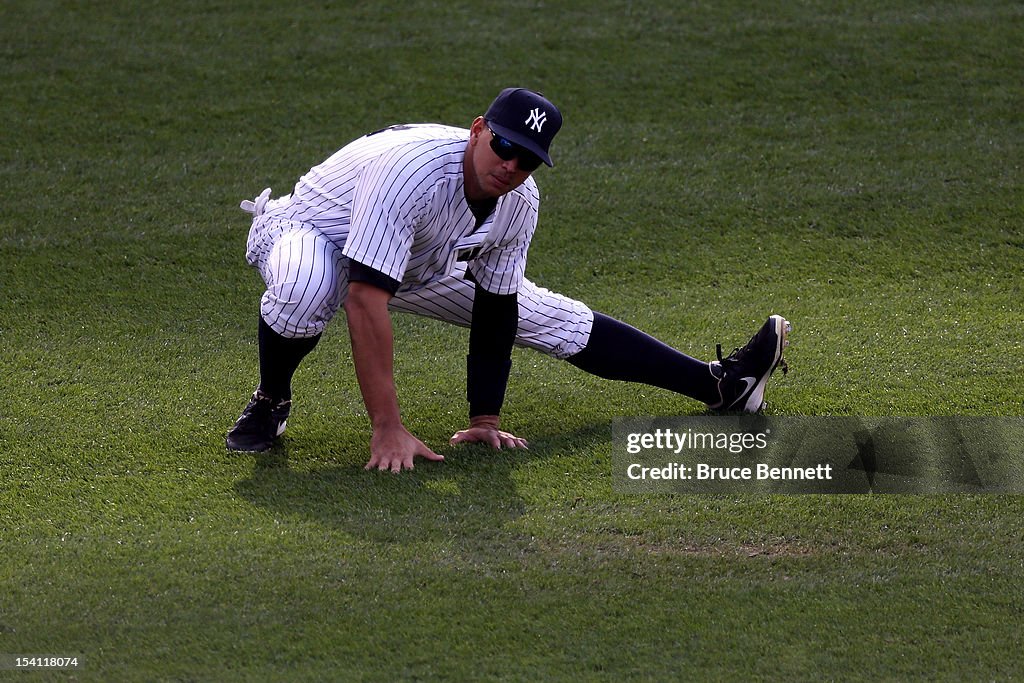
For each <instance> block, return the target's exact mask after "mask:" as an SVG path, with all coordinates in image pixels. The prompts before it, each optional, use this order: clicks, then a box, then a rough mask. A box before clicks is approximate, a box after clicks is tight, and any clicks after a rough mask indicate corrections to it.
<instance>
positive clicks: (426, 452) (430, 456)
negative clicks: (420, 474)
mask: <svg viewBox="0 0 1024 683" xmlns="http://www.w3.org/2000/svg"><path fill="white" fill-rule="evenodd" d="M452 438H453V439H454V438H455V437H452ZM417 455H422V456H423V457H424V458H426V459H427V460H433V461H434V462H441V461H442V460H444V456H443V455H439V454H437V453H435V452H434V451H432V450H430V449H429V448H427V447H426V445H424V444H423V443H422V442H421V443H420V451H419V453H417ZM409 469H412V467H411V466H410V467H409Z"/></svg>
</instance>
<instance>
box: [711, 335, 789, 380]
mask: <svg viewBox="0 0 1024 683" xmlns="http://www.w3.org/2000/svg"><path fill="white" fill-rule="evenodd" d="M752 341H754V338H753V337H751V338H750V342H752ZM750 342H747V345H746V346H744V347H743V348H739V347H737V348H734V349H733V350H732V353H730V354H729V355H728V356H726V357H725V358H722V345H721V344H715V355H716V356H718V362H719V363H721V364H722V365H723V367H724V366H725V364H726V363H730V364H731V363H738V362H739V361H741V360H743V355H744V354H745V353H746V352H747V348H748V347H749V346H750ZM778 368H779V369H780V370H782V374H783V375H785V374H787V373H788V372H789V364H788V363H786V359H785V358H779V364H778Z"/></svg>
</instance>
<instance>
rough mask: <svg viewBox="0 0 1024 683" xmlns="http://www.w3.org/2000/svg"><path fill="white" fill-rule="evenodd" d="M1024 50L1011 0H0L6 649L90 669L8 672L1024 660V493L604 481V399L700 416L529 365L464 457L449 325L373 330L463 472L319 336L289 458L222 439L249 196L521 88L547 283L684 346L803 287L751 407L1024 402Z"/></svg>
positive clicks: (525, 673)
mask: <svg viewBox="0 0 1024 683" xmlns="http://www.w3.org/2000/svg"><path fill="white" fill-rule="evenodd" d="M339 5H340V6H339ZM1022 34H1024V6H1022V5H1021V4H1020V3H1017V2H999V1H995V0H992V1H989V2H984V1H980V0H978V1H974V2H956V3H954V2H913V1H911V2H878V1H875V0H867V1H866V2H834V3H832V2H819V1H815V0H806V1H801V2H781V1H773V2H762V3H739V2H732V1H728V2H718V3H697V2H670V1H668V0H664V1H661V2H644V3H640V2H627V1H625V0H618V1H616V0H591V1H590V2H586V3H583V2H574V1H569V0H547V1H545V2H537V1H533V0H530V1H526V0H512V1H510V2H503V3H491V2H485V3H467V2H462V1H458V0H457V1H454V2H445V3H436V2H426V1H420V0H410V1H407V2H392V1H387V2H380V3H336V4H334V5H331V4H328V3H312V4H308V5H300V6H297V7H291V8H287V9H286V6H285V5H283V4H281V3H271V2H259V1H257V0H244V1H240V2H236V3H216V2H215V3H209V2H177V3H169V2H134V3H132V2H121V1H112V2H59V1H56V0H54V1H42V0H40V1H39V2H30V1H28V0H13V1H12V2H6V3H4V4H3V6H2V7H0V73H2V74H3V80H4V84H5V87H4V93H3V96H2V99H0V112H2V114H3V120H4V131H3V143H2V146H0V197H2V208H0V393H2V396H3V401H2V403H0V519H2V531H0V655H4V656H5V657H6V658H7V659H10V657H11V656H13V655H25V654H64V655H68V654H76V655H78V656H80V657H81V658H82V662H83V666H82V667H81V668H80V669H79V670H75V671H64V672H51V673H49V674H44V673H39V672H37V673H32V674H25V673H21V672H13V671H0V678H3V677H10V679H12V680H36V679H37V678H38V679H40V680H44V679H45V680H54V679H56V680H82V681H155V680H168V681H255V680H261V681H262V680H282V681H283V680H304V681H310V680H345V681H347V680H360V681H363V680H365V681H395V680H449V681H464V680H465V681H470V680H510V681H538V680H585V681H624V680H722V681H732V680H736V681H750V680H784V681H791V680H809V681H810V680H813V681H820V680H843V681H857V680H869V681H878V680H893V681H896V680H898V681H905V680H927V681H938V680H942V681H964V680H972V681H982V680H984V681H988V680H997V681H1009V680H1020V679H1024V647H1022V638H1021V624H1022V621H1024V594H1022V592H1021V583H1022V580H1024V525H1022V523H1021V519H1022V513H1024V498H1022V497H1021V496H1019V495H998V496H997V495H988V496H986V495H973V496H968V495H950V496H923V495H918V496H915V495H907V496H902V495H901V496H871V495H856V496H817V495H815V496H811V495H805V496H797V495H794V496H769V495H765V496H754V495H714V496H712V495H687V496H657V495H649V496H644V495H624V494H619V493H615V492H614V491H613V488H612V484H611V464H610V452H611V443H610V439H611V422H612V420H613V419H614V418H615V417H617V416H628V415H637V416H642V415H691V414H699V413H701V412H702V408H703V406H701V405H700V404H697V403H696V402H693V401H690V400H689V399H685V398H682V397H679V396H675V395H672V394H669V393H667V392H663V391H660V390H657V389H651V388H648V387H643V386H636V385H629V384H616V383H608V382H603V381H601V380H598V379H596V378H592V377H589V376H586V375H584V374H582V373H580V372H579V371H577V370H575V369H574V368H572V367H571V366H569V365H568V364H566V363H562V362H559V361H555V360H552V359H549V358H547V357H543V356H541V355H539V354H536V353H533V352H528V351H524V350H517V351H516V354H515V369H514V371H513V378H512V383H511V386H510V390H509V395H508V399H507V401H506V410H505V414H504V420H505V424H506V425H507V426H508V428H510V429H511V430H512V431H515V432H516V433H517V434H520V435H522V436H525V437H527V438H529V439H530V440H531V449H530V450H529V451H528V452H525V453H508V452H499V453H495V452H490V451H488V450H485V449H481V448H461V449H453V448H450V447H448V446H446V445H445V444H446V443H447V439H448V437H449V436H450V435H451V434H452V432H454V431H455V430H456V429H459V428H461V427H462V426H463V424H464V422H465V418H464V415H465V410H466V408H465V401H464V388H463V387H464V370H463V367H464V354H465V345H466V333H465V331H464V330H458V329H453V328H449V327H445V326H442V325H439V324H435V323H433V322H430V321H423V320H419V319H413V318H408V317H396V319H395V327H396V337H397V354H396V360H395V363H396V368H397V370H396V371H397V376H398V384H399V393H400V399H401V401H402V404H403V412H404V417H405V420H406V423H407V425H408V426H409V427H410V429H411V430H412V431H413V432H414V433H416V434H417V435H418V436H419V437H420V438H422V439H423V440H424V441H425V442H427V443H428V444H429V445H431V446H433V447H435V448H436V449H439V450H440V452H442V453H444V454H445V455H446V456H447V462H446V463H444V464H443V465H433V464H430V463H421V464H420V466H419V467H417V469H416V470H415V471H414V472H412V473H406V474H403V475H402V476H390V475H383V474H377V473H366V472H364V471H363V470H362V466H363V464H364V463H365V461H366V460H367V458H368V453H367V441H368V438H369V429H368V424H367V420H366V418H365V412H364V410H363V407H362V402H361V398H360V395H359V391H358V387H357V385H356V381H355V376H354V373H353V369H352V364H351V353H350V348H349V342H348V336H347V331H346V330H345V327H344V324H343V320H339V323H338V324H337V325H335V326H333V327H332V328H330V329H329V331H328V333H327V334H326V335H325V339H324V341H323V342H322V343H321V345H320V347H319V348H318V349H317V352H316V353H315V354H314V355H313V356H311V357H310V358H309V360H308V362H307V363H306V364H305V365H304V366H303V367H302V369H300V371H299V374H298V376H297V378H296V407H295V410H294V411H293V419H292V420H291V421H290V424H289V432H288V435H287V436H286V438H285V439H284V442H283V445H282V446H281V447H280V448H278V449H276V450H274V451H272V452H270V453H269V454H266V455H262V456H258V457H252V456H246V455H237V454H229V453H227V452H226V451H225V449H224V444H223V437H224V433H225V431H226V430H227V428H228V427H229V426H230V425H231V423H232V421H233V420H234V419H235V417H237V414H238V412H239V411H240V409H241V408H242V407H243V405H244V403H245V401H246V399H247V396H248V394H249V392H251V390H252V388H253V385H254V382H255V381H256V375H257V367H256V348H255V327H256V314H257V301H258V297H259V294H260V292H261V291H262V290H261V286H260V285H261V283H260V281H259V277H258V275H257V274H256V273H255V272H254V271H252V270H251V269H249V268H247V267H246V265H245V263H244V260H243V251H244V240H245V235H246V231H247V228H248V225H247V221H246V220H245V215H244V214H242V213H241V212H240V211H239V210H238V208H237V206H238V202H239V200H241V199H244V198H248V197H252V196H253V195H255V194H256V193H258V192H259V191H260V190H261V189H262V188H263V187H265V186H267V185H270V186H273V187H274V188H275V190H276V191H277V192H278V193H284V192H287V191H288V190H289V189H290V186H291V185H292V183H293V182H294V181H295V179H296V178H297V177H298V176H299V175H300V174H301V173H303V172H304V171H306V170H307V169H308V168H309V167H310V166H312V165H313V164H315V163H317V162H319V161H320V160H322V159H323V158H325V157H326V156H327V155H328V154H329V153H331V152H333V151H334V150H335V149H336V148H337V147H339V146H341V145H342V144H344V143H345V142H347V141H348V140H350V139H352V138H354V137H357V136H358V135H361V134H362V133H364V132H367V131H370V130H374V129H377V128H380V127H382V126H383V125H387V124H390V123H397V122H408V121H442V122H446V123H451V124H456V125H468V124H469V123H470V121H471V120H472V118H473V117H474V116H475V115H477V114H479V113H481V111H482V110H483V108H485V107H486V105H487V103H488V102H489V101H490V99H491V98H492V97H493V96H494V94H496V93H497V91H498V90H499V89H500V88H502V87H504V86H506V85H511V84H522V85H528V86H531V87H535V88H539V89H541V90H543V91H544V92H545V93H546V94H548V95H549V96H550V97H551V98H552V99H553V100H554V101H556V102H557V103H559V104H560V106H561V107H562V109H563V112H564V113H565V126H564V128H563V131H562V133H561V134H560V135H559V137H558V139H557V140H556V142H555V145H554V149H553V152H554V155H555V157H556V163H557V166H556V167H555V168H554V169H546V168H545V169H541V170H540V171H539V172H538V173H537V179H538V183H539V185H540V187H541V190H542V194H543V196H544V200H543V202H542V210H541V224H540V228H539V229H538V232H537V236H536V239H535V240H534V243H533V247H532V249H531V252H530V254H531V255H530V265H529V269H528V275H529V276H530V277H531V278H532V279H534V280H535V281H537V282H539V283H541V284H543V285H545V286H547V287H550V288H552V289H555V290H557V291H562V292H564V293H566V294H570V295H572V296H576V297H579V298H581V299H583V300H585V301H586V302H587V303H589V304H590V305H591V306H593V307H594V308H596V309H599V310H602V311H605V312H606V313H609V314H611V315H614V316H617V317H620V318H622V319H624V320H626V321H628V322H630V323H632V324H634V325H637V326H639V327H641V328H643V329H646V330H648V331H650V332H652V333H654V334H655V335H657V336H658V337H660V338H662V339H664V340H665V341H667V342H669V343H672V344H673V345H675V346H677V347H678V348H681V349H683V350H685V351H687V352H688V353H690V354H692V355H695V356H699V357H702V358H711V357H712V356H713V354H714V348H715V344H716V343H718V342H721V343H722V345H723V347H726V349H730V348H732V347H733V346H738V345H740V344H742V343H744V342H745V341H746V339H747V337H748V336H749V335H750V334H751V333H752V332H753V331H754V330H755V329H756V327H757V326H758V325H759V324H760V322H761V321H762V320H763V318H764V317H765V316H766V315H767V314H768V313H770V312H779V313H783V314H784V315H786V316H787V317H788V318H789V319H790V320H792V321H793V323H794V334H793V345H792V347H791V348H790V350H789V351H788V353H787V358H788V359H789V362H790V366H791V372H790V373H789V374H788V376H786V377H785V378H778V379H776V380H773V383H772V385H771V386H770V391H769V395H768V399H769V403H770V404H769V406H768V408H767V412H769V413H770V414H772V415H780V416H786V415H865V416H872V415H874V416H880V415H908V416H911V415H913V416H919V415H949V416H957V415H989V416H1020V415H1022V414H1024V410H1022V409H1024V405H1022V402H1021V395H1022V394H1024V379H1022V376H1024V348H1022V341H1021V340H1022V338H1024V315H1022V306H1021V303H1020V302H1021V299H1022V297H1024V287H1022V276H1024V267H1022V265H1021V264H1022V263H1024V228H1022V225H1024V171H1022V168H1021V161H1022V159H1024V118H1022V111H1024V83H1022V80H1021V74H1022V73H1024V42H1022V41H1021V35H1022ZM1008 457H1011V458H1016V459H1017V460H1018V462H1019V463H1020V466H1021V467H1024V454H1022V453H1020V452H1016V453H1010V454H1008Z"/></svg>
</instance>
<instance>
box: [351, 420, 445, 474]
mask: <svg viewBox="0 0 1024 683" xmlns="http://www.w3.org/2000/svg"><path fill="white" fill-rule="evenodd" d="M417 455H418V456H421V457H424V458H426V459H427V460H434V461H443V460H444V456H443V455H438V454H437V453H435V452H434V451H432V450H430V449H429V448H427V446H426V445H425V444H424V443H423V442H422V441H420V440H419V439H417V438H416V437H415V436H413V435H412V434H411V433H410V432H409V430H407V429H406V428H405V427H402V426H398V427H395V428H392V429H382V430H374V432H373V437H372V438H371V439H370V462H368V463H366V467H364V468H363V469H367V470H372V469H378V470H380V471H381V472H384V471H387V470H391V471H392V472H395V473H398V472H401V471H402V470H411V469H413V467H414V465H413V459H414V458H415V457H416V456H417Z"/></svg>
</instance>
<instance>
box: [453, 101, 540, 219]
mask: <svg viewBox="0 0 1024 683" xmlns="http://www.w3.org/2000/svg"><path fill="white" fill-rule="evenodd" d="M496 137H497V136H495V135H494V133H492V132H491V131H490V129H488V128H487V124H486V123H485V122H484V120H483V118H482V117H478V118H477V119H476V120H475V121H473V126H472V127H471V128H470V130H469V147H468V149H467V150H466V164H465V177H466V196H467V197H469V198H470V199H487V198H491V197H500V196H501V195H503V194H508V193H509V192H511V191H512V190H514V189H516V188H517V187H519V186H520V185H522V184H523V183H524V182H526V179H527V178H529V177H530V174H531V173H532V172H533V169H534V168H536V166H533V167H532V168H530V170H525V169H524V168H522V166H521V163H522V162H521V161H520V160H519V157H518V156H512V158H510V159H502V158H501V157H500V156H498V154H497V153H496V152H495V151H494V149H493V148H492V143H493V144H496V142H494V141H495V139H496ZM499 149H500V147H499ZM503 153H504V152H503ZM505 155H506V156H507V155H508V154H507V153H505ZM527 165H528V166H529V165H530V164H527Z"/></svg>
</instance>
